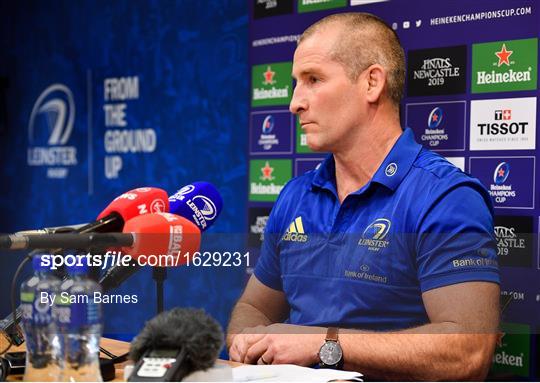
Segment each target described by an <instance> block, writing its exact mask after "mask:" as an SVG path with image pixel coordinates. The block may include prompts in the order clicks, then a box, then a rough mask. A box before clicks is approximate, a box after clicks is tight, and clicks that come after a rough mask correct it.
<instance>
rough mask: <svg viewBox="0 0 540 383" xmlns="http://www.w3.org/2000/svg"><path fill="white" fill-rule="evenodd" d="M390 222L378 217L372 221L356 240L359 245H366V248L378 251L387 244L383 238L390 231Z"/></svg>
mask: <svg viewBox="0 0 540 383" xmlns="http://www.w3.org/2000/svg"><path fill="white" fill-rule="evenodd" d="M391 225H392V222H391V221H390V220H388V219H386V218H378V219H376V220H375V221H373V222H372V223H371V224H370V225H369V226H368V227H366V229H365V230H364V232H363V233H362V238H360V240H359V241H358V245H359V246H366V247H367V248H368V250H371V251H379V250H380V249H384V248H386V247H387V246H388V245H389V243H390V242H389V241H387V240H386V239H385V238H386V236H387V235H388V232H389V231H390V226H391Z"/></svg>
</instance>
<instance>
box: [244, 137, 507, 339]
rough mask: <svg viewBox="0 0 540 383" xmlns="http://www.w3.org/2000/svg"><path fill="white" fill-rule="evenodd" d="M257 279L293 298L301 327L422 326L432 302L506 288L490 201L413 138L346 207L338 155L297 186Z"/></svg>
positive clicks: (272, 224) (278, 211) (278, 208)
mask: <svg viewBox="0 0 540 383" xmlns="http://www.w3.org/2000/svg"><path fill="white" fill-rule="evenodd" d="M254 273H255V276H256V277H257V279H258V280H259V281H261V282H262V283H263V284H265V285H266V286H268V287H270V288H272V289H275V290H282V291H283V292H284V293H285V295H286V297H287V301H288V303H289V306H290V313H289V319H288V322H289V323H292V324H299V325H313V326H331V325H334V326H339V327H349V328H361V329H372V330H397V329H402V328H408V327H412V326H418V325H422V324H425V323H428V322H429V319H428V317H427V314H426V311H425V308H424V305H423V302H422V295H421V294H422V293H423V292H425V291H428V290H431V289H435V288H438V287H442V286H447V285H451V284H455V283H461V282H468V281H488V282H495V283H499V270H498V265H497V255H496V245H495V238H494V233H493V208H492V205H491V199H490V197H489V194H488V193H487V191H486V190H485V188H484V187H483V186H482V185H481V184H480V182H479V181H478V180H476V179H475V178H472V177H470V176H469V175H467V174H465V173H463V172H462V171H461V170H459V169H458V168H456V167H455V166H453V165H452V164H450V163H449V162H448V161H447V160H446V159H444V158H443V157H441V156H439V155H437V154H435V153H433V152H430V151H429V150H427V149H425V148H423V147H422V146H421V145H419V144H418V143H416V142H415V141H414V136H413V132H412V131H411V130H410V129H406V130H405V131H404V132H403V134H402V135H401V136H400V138H399V139H398V141H397V142H396V143H395V145H394V147H393V148H392V150H391V151H390V153H389V154H388V155H387V157H386V158H385V160H384V161H383V163H382V165H381V166H380V167H379V169H378V170H377V171H376V173H375V175H374V176H373V178H372V179H371V180H370V181H369V182H368V183H367V184H366V185H365V186H363V187H362V188H361V189H359V190H357V191H356V192H354V193H352V194H350V195H349V196H347V198H345V200H344V201H343V203H341V204H340V202H339V199H338V195H337V192H336V182H335V164H334V157H333V156H332V155H330V156H328V157H327V158H326V159H325V160H324V161H323V162H322V164H321V165H320V166H319V168H318V169H316V170H314V171H311V172H308V173H306V174H304V175H302V176H299V177H296V178H294V179H292V180H291V181H289V182H288V183H287V185H286V186H285V187H284V189H283V190H282V192H281V194H280V195H279V197H278V200H277V201H276V203H275V205H274V207H273V209H272V212H271V214H270V217H269V219H268V222H267V225H266V229H265V235H264V242H263V245H262V248H261V255H260V257H259V260H258V262H257V265H256V267H255V271H254Z"/></svg>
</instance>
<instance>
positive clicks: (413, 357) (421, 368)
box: [340, 282, 499, 380]
mask: <svg viewBox="0 0 540 383" xmlns="http://www.w3.org/2000/svg"><path fill="white" fill-rule="evenodd" d="M422 298H423V300H424V305H425V308H426V311H427V314H428V316H429V319H430V321H431V323H430V324H427V325H424V326H420V327H416V328H413V329H408V330H403V331H399V332H396V333H365V334H359V333H357V334H354V333H353V332H350V331H347V330H342V331H343V334H342V335H340V341H341V344H342V347H343V354H344V355H345V368H346V369H350V370H356V371H361V372H362V373H365V374H367V375H371V376H375V377H378V378H384V379H392V380H394V379H398V380H406V379H407V380H408V379H411V380H440V379H444V380H482V379H484V378H485V376H486V374H487V372H488V370H489V367H490V365H491V361H492V357H493V352H494V350H495V345H496V342H497V339H498V331H499V330H498V326H499V286H498V285H497V284H495V283H489V282H466V283H459V284H455V285H450V286H445V287H441V288H437V289H433V290H430V291H427V292H426V293H424V294H423V295H422Z"/></svg>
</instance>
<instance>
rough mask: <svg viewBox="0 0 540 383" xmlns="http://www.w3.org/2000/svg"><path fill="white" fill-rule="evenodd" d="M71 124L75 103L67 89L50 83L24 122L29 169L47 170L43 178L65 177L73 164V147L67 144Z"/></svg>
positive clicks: (74, 154) (71, 130)
mask: <svg viewBox="0 0 540 383" xmlns="http://www.w3.org/2000/svg"><path fill="white" fill-rule="evenodd" d="M74 122H75V102H74V100H73V94H72V92H71V90H70V89H69V88H68V87H67V86H65V85H63V84H52V85H50V86H49V87H47V88H46V89H45V90H44V91H43V92H42V93H41V94H40V95H39V97H38V98H37V100H36V102H35V103H34V107H33V108H32V112H31V114H30V121H29V123H28V152H27V163H28V165H29V166H38V167H45V168H47V178H66V177H67V175H68V173H69V168H68V167H70V166H75V165H77V163H78V161H77V148H76V147H75V146H69V145H68V142H69V139H70V137H71V133H72V132H73V126H74Z"/></svg>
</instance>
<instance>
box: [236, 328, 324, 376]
mask: <svg viewBox="0 0 540 383" xmlns="http://www.w3.org/2000/svg"><path fill="white" fill-rule="evenodd" d="M246 332H250V333H251V334H246V333H242V334H238V335H236V336H235V337H234V339H233V344H232V345H231V348H230V351H229V355H230V356H231V359H232V360H234V361H237V362H242V363H249V364H256V363H257V364H296V365H299V366H311V365H314V364H316V363H318V361H319V357H318V352H319V349H320V347H321V346H322V344H323V342H324V339H325V334H326V329H324V328H321V327H305V326H295V325H288V324H281V323H276V324H272V325H270V326H266V327H263V326H258V327H257V328H251V329H246Z"/></svg>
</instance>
